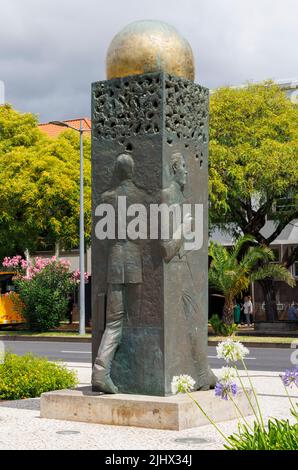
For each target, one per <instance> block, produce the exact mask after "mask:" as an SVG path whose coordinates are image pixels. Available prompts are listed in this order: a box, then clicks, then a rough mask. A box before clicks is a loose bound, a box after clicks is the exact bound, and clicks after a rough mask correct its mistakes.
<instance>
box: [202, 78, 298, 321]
mask: <svg viewBox="0 0 298 470" xmlns="http://www.w3.org/2000/svg"><path fill="white" fill-rule="evenodd" d="M297 124H298V106H297V105H295V104H293V103H292V102H291V101H290V100H289V99H288V98H287V97H286V95H285V93H284V91H282V90H281V89H280V88H279V87H278V86H277V85H274V84H273V82H265V83H264V84H260V85H248V86H247V87H243V88H239V89H235V88H233V89H232V88H222V89H219V90H217V91H216V92H215V93H214V94H213V95H212V96H211V101H210V191H209V192H210V200H211V210H210V221H211V225H214V224H220V225H223V226H224V227H225V228H228V229H229V230H231V227H232V229H233V230H234V235H235V232H236V233H237V235H238V236H239V234H244V235H246V234H248V235H252V236H253V237H254V239H255V240H256V241H257V242H258V244H259V245H260V246H269V245H270V244H271V243H272V242H273V241H274V240H275V239H276V238H277V237H278V235H279V234H280V233H281V231H282V230H283V229H284V228H285V226H286V225H287V224H288V223H290V222H291V221H292V220H293V219H294V218H296V217H297V216H298V158H297V155H298V125H297ZM281 198H286V204H285V205H284V207H283V210H281V211H274V210H273V208H274V205H275V204H277V203H278V201H279V200H280V199H281ZM268 219H271V220H273V227H274V228H273V230H272V232H271V233H269V234H265V233H264V232H262V228H263V227H264V225H265V222H266V220H268ZM231 222H232V223H234V225H231ZM297 256H298V248H297V249H296V250H294V251H293V252H292V253H289V252H287V251H285V254H284V258H283V260H282V263H283V264H284V266H285V267H289V266H291V265H292V264H293V262H294V260H295V258H296V257H297ZM261 286H262V288H263V291H264V296H265V306H266V307H265V308H266V313H267V318H268V319H270V320H273V319H276V318H277V310H276V301H275V289H274V282H273V280H272V279H270V278H266V279H265V280H264V281H262V282H261Z"/></svg>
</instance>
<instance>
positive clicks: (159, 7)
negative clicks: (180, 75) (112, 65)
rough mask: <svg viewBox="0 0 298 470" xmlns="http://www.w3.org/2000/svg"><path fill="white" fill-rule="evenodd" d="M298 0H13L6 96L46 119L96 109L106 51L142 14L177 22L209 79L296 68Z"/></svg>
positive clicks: (4, 70) (1, 25) (1, 47)
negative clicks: (93, 88) (93, 93)
mask: <svg viewBox="0 0 298 470" xmlns="http://www.w3.org/2000/svg"><path fill="white" fill-rule="evenodd" d="M297 13H298V2H297V0H283V2H280V1H277V0H151V1H150V2H143V1H140V0H126V1H125V2H124V1H122V0H114V1H113V2H107V1H106V0H105V1H103V0H85V1H84V2H82V0H42V1H41V0H26V2H24V0H11V1H9V2H5V3H2V6H1V10H0V79H1V80H3V81H4V82H5V86H6V99H7V100H8V101H9V102H11V103H12V104H13V105H14V106H15V107H16V108H17V109H20V110H22V111H32V112H35V113H39V114H40V117H41V120H48V119H63V118H66V117H75V116H81V115H89V114H90V108H89V106H90V84H91V82H92V81H96V80H102V79H104V78H105V65H104V63H105V54H106V50H107V48H108V45H109V43H110V41H111V39H112V38H113V36H114V34H116V33H117V32H118V31H119V30H120V29H122V28H123V27H124V26H125V25H126V24H128V23H130V22H131V21H135V20H138V19H146V18H147V19H148V18H149V19H158V20H162V21H166V22H168V23H170V24H173V25H174V26H175V27H176V28H177V29H178V30H179V31H180V33H181V34H182V35H183V36H185V37H186V38H187V39H188V40H189V42H190V43H191V45H192V48H193V51H194V55H195V59H196V64H197V78H196V81H197V82H199V83H203V84H204V85H206V86H209V87H216V86H220V85H223V84H238V83H242V82H245V81H246V80H249V79H254V80H262V79H266V78H290V77H295V76H298V67H297V65H298V64H297V50H296V49H297V43H298V28H297V16H298V15H297Z"/></svg>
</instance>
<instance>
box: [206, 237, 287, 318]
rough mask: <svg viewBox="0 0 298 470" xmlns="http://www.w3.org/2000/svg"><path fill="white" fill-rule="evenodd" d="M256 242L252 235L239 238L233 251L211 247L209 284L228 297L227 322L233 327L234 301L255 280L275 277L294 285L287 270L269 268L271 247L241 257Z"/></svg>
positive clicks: (274, 265) (257, 249)
mask: <svg viewBox="0 0 298 470" xmlns="http://www.w3.org/2000/svg"><path fill="white" fill-rule="evenodd" d="M253 241H254V238H253V237H251V236H249V235H247V236H244V237H242V238H239V239H238V240H237V242H236V243H235V246H234V247H233V248H232V249H231V250H228V249H227V248H225V247H224V246H222V245H220V244H218V243H213V242H211V243H210V247H209V255H210V256H211V258H212V261H211V264H210V269H209V283H210V285H211V286H213V287H214V288H216V289H218V290H219V291H220V292H222V294H223V295H224V297H225V309H226V313H225V311H224V322H225V323H226V324H229V325H230V324H232V309H233V299H235V298H237V297H238V296H239V295H240V294H242V293H243V292H245V291H247V290H248V288H249V285H250V283H251V281H252V280H261V279H268V278H271V277H274V278H275V279H276V280H281V281H285V282H287V283H288V284H289V285H290V286H294V285H295V280H294V279H293V276H292V275H291V273H290V272H289V271H288V270H287V269H286V268H285V267H284V266H281V265H279V264H270V261H272V260H273V259H274V254H273V252H272V250H270V249H269V248H268V247H266V246H250V247H249V248H248V249H247V250H246V251H245V252H244V254H242V250H243V248H244V247H245V246H246V245H247V244H248V243H252V242H253ZM261 263H262V264H261Z"/></svg>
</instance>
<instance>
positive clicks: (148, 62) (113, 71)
mask: <svg viewBox="0 0 298 470" xmlns="http://www.w3.org/2000/svg"><path fill="white" fill-rule="evenodd" d="M106 68H107V78H108V79H112V78H118V77H126V76H129V75H139V74H142V73H148V72H157V71H163V72H166V73H169V74H171V75H175V76H177V77H182V78H186V79H189V80H194V76H195V67H194V58H193V53H192V49H191V47H190V45H189V43H188V42H187V40H186V39H184V38H183V37H181V36H180V35H179V34H178V32H177V30H176V29H175V28H174V27H173V26H170V25H168V24H167V23H164V22H160V21H148V20H147V21H136V22H134V23H131V24H129V25H128V26H126V27H125V28H124V29H123V30H122V31H120V32H119V33H118V34H117V35H116V36H115V37H114V39H113V40H112V42H111V44H110V47H109V49H108V53H107V59H106Z"/></svg>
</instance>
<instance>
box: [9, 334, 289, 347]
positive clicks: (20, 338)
mask: <svg viewBox="0 0 298 470" xmlns="http://www.w3.org/2000/svg"><path fill="white" fill-rule="evenodd" d="M0 341H34V342H36V341H41V342H42V341H44V342H50V343H51V342H53V343H91V341H92V339H91V338H74V337H70V338H69V337H67V336H63V337H61V336H57V337H56V336H17V335H14V336H8V335H7V336H1V335H0ZM243 344H244V345H245V346H247V347H249V348H285V349H286V348H291V343H261V342H258V343H254V342H245V343H243ZM217 345H218V341H212V340H209V341H208V346H217Z"/></svg>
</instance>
